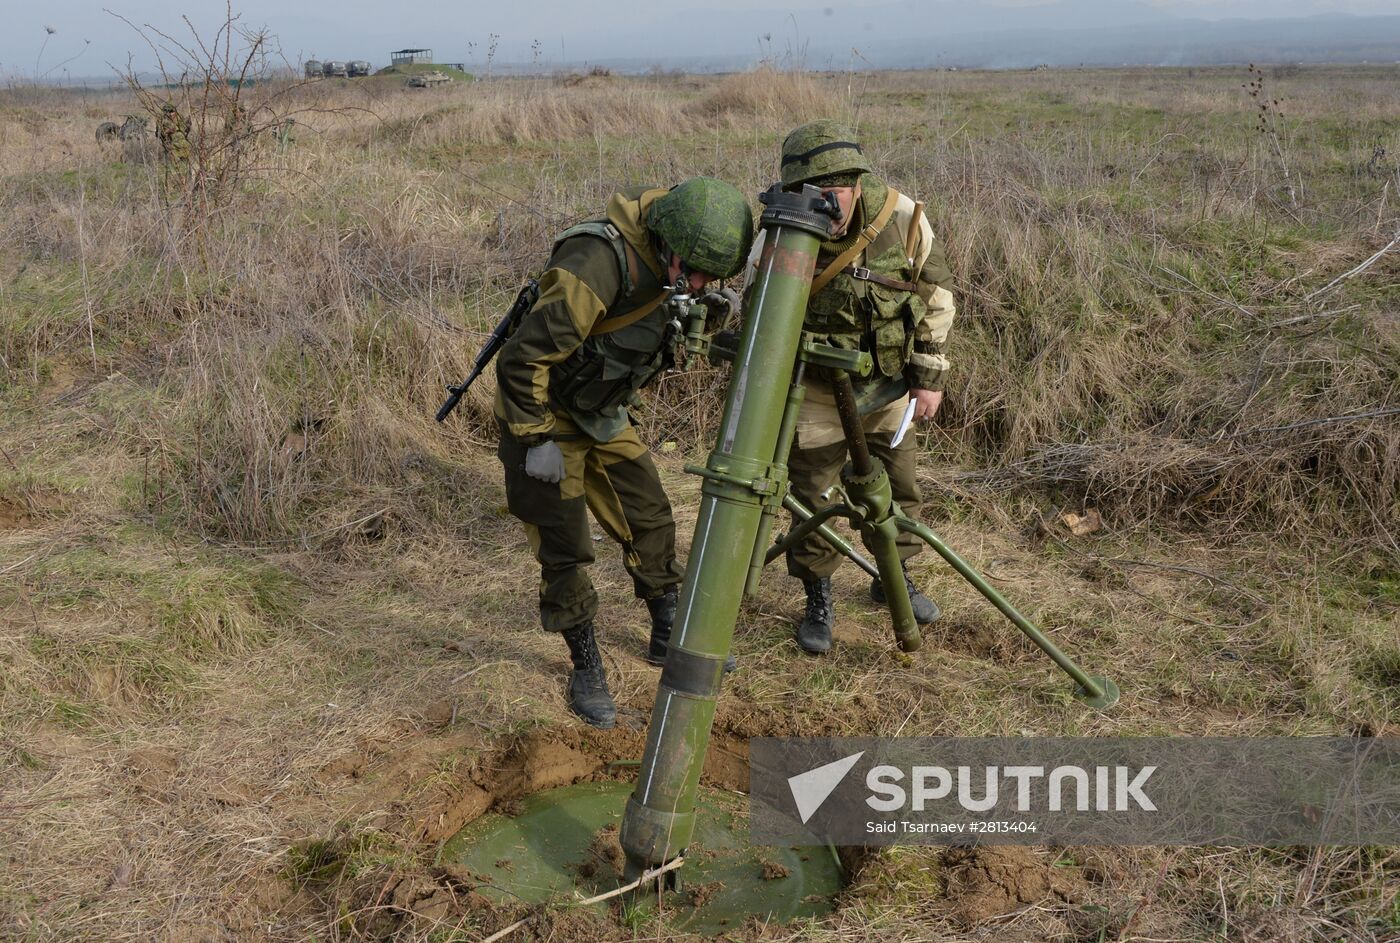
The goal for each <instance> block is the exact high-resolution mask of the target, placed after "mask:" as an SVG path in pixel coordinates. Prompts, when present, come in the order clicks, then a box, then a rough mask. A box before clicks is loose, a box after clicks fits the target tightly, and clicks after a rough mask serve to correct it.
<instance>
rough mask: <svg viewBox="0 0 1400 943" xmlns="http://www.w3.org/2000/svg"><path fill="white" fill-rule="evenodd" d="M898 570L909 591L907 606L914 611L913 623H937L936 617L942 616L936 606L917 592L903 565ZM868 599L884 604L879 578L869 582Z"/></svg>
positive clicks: (917, 589)
mask: <svg viewBox="0 0 1400 943" xmlns="http://www.w3.org/2000/svg"><path fill="white" fill-rule="evenodd" d="M899 568H900V569H901V570H903V571H904V585H905V587H906V588H907V589H908V590H909V605H910V606H911V607H912V608H913V610H914V621H915V622H917V623H919V625H928V624H929V623H932V622H937V621H938V617H939V616H941V615H943V613H941V612H939V611H938V604H937V603H936V602H934V601H933V600H932V599H929V598H928V597H927V596H925V595H924V594H923V593H921V592H919V588H918V587H917V586H915V585H914V581H913V580H911V579H910V578H909V571H908V570H907V569H905V567H904V564H903V563H901V564H900V565H899ZM870 598H871V599H873V600H875V601H876V602H878V603H879V604H880V605H882V606H883V605H884V604H885V587H884V586H882V585H880V578H879V577H876V578H875V579H873V580H871V581H870Z"/></svg>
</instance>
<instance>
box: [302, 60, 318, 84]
mask: <svg viewBox="0 0 1400 943" xmlns="http://www.w3.org/2000/svg"><path fill="white" fill-rule="evenodd" d="M304 68H305V70H306V71H305V75H306V77H307V78H308V79H319V78H320V77H321V60H320V59H307V60H306V65H305V67H304Z"/></svg>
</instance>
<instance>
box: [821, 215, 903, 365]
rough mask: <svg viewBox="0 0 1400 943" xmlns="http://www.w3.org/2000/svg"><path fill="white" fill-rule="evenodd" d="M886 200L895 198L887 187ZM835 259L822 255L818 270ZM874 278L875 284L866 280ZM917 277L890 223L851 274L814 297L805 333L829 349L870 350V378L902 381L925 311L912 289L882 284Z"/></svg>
mask: <svg viewBox="0 0 1400 943" xmlns="http://www.w3.org/2000/svg"><path fill="white" fill-rule="evenodd" d="M886 199H888V200H894V199H898V196H897V194H896V192H895V191H894V190H893V189H891V190H890V191H889V194H888V196H886ZM909 225H911V226H917V225H919V220H918V219H917V218H915V219H912V220H910V223H909ZM833 258H834V255H831V256H828V255H826V254H823V255H822V256H821V257H819V258H818V260H817V271H818V272H820V271H822V269H823V268H824V267H825V266H826V265H828V264H829V263H830V262H831V261H832V259H833ZM848 268H849V267H848ZM872 275H873V276H875V280H872V279H871V278H870V277H869V276H872ZM917 277H918V272H916V271H915V270H913V269H912V268H911V267H910V265H909V258H908V256H906V255H905V233H904V231H903V230H901V229H900V227H898V226H896V225H895V224H894V222H893V221H891V222H889V223H888V224H886V226H885V228H884V229H883V230H881V232H880V234H879V235H878V236H876V237H875V240H874V241H873V242H871V243H870V245H868V246H866V248H865V259H864V261H863V262H862V263H861V265H860V267H858V268H856V269H855V272H854V273H851V272H842V273H841V274H838V275H837V276H836V277H835V278H834V279H832V281H831V283H830V284H828V285H827V286H826V287H825V288H823V289H822V290H821V291H819V292H817V293H816V294H814V295H812V297H811V298H810V299H809V300H808V302H807V317H806V321H805V324H804V329H805V330H808V331H811V332H812V333H814V334H817V335H819V339H820V340H822V341H824V342H825V343H828V344H830V345H832V346H833V347H840V348H842V349H845V350H865V351H869V352H870V355H871V357H872V359H873V360H874V361H875V371H876V374H877V376H876V377H873V378H872V379H873V380H877V381H878V380H879V378H880V377H887V378H899V377H902V376H903V372H904V365H905V364H906V363H908V362H909V355H910V354H911V353H912V352H913V350H914V328H915V326H916V325H918V324H919V322H920V321H922V320H923V318H924V315H925V314H926V313H927V312H928V307H927V306H926V305H925V304H924V300H923V299H922V298H920V297H919V296H918V294H916V293H915V292H914V291H912V290H909V289H906V288H900V287H891V286H889V285H886V284H880V282H881V281H885V282H904V283H907V284H913V283H914V281H915V280H916V279H917ZM821 335H825V336H824V337H823V336H821Z"/></svg>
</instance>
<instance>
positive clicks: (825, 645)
mask: <svg viewBox="0 0 1400 943" xmlns="http://www.w3.org/2000/svg"><path fill="white" fill-rule="evenodd" d="M802 588H803V589H805V590H806V591H807V611H806V613H805V614H804V615H803V616H802V624H801V625H799V626H798V627H797V644H798V646H799V647H800V648H801V649H802V650H803V651H804V652H811V653H812V654H813V655H823V654H825V653H826V652H828V651H830V650H831V620H832V615H833V614H832V610H831V577H829V576H823V577H822V578H821V579H817V580H803V581H802Z"/></svg>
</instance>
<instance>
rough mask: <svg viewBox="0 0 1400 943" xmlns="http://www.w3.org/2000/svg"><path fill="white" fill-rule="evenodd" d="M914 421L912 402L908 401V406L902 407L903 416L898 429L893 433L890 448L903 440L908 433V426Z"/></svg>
mask: <svg viewBox="0 0 1400 943" xmlns="http://www.w3.org/2000/svg"><path fill="white" fill-rule="evenodd" d="M913 421H914V400H913V399H910V400H909V405H908V406H906V407H904V416H903V418H901V419H900V420H899V429H898V430H896V431H895V434H894V438H893V439H891V440H890V448H894V447H895V446H897V445H899V443H900V442H902V441H903V440H904V433H906V432H908V431H909V424H910V423H912V422H913Z"/></svg>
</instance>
